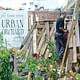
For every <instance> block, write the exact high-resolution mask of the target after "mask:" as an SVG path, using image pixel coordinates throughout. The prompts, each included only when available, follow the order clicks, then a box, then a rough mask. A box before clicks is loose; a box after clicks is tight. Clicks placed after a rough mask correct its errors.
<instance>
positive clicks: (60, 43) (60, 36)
mask: <svg viewBox="0 0 80 80" xmlns="http://www.w3.org/2000/svg"><path fill="white" fill-rule="evenodd" d="M65 17H66V12H62V13H61V16H60V17H59V18H58V19H57V21H56V34H55V40H56V52H57V53H58V54H59V60H62V58H63V54H64V50H65V46H66V37H67V35H65V34H66V33H68V32H69V31H68V30H65V29H64V19H65Z"/></svg>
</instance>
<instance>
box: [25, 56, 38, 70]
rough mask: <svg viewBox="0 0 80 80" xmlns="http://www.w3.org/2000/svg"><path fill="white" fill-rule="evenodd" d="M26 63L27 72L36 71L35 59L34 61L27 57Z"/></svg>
mask: <svg viewBox="0 0 80 80" xmlns="http://www.w3.org/2000/svg"><path fill="white" fill-rule="evenodd" d="M26 62H27V64H28V67H29V68H28V71H30V72H35V71H37V70H38V67H37V60H36V59H34V58H33V57H30V56H28V57H27V61H26Z"/></svg>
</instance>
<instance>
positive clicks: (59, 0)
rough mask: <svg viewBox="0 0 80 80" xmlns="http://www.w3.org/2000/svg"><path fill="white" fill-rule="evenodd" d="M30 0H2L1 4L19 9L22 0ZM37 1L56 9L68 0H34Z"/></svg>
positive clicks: (23, 0) (0, 0)
mask: <svg viewBox="0 0 80 80" xmlns="http://www.w3.org/2000/svg"><path fill="white" fill-rule="evenodd" d="M25 1H28V0H0V6H2V7H4V8H6V7H10V8H13V9H19V7H20V5H21V3H22V2H25ZM33 1H34V2H35V3H37V4H39V5H41V6H45V7H46V8H51V9H55V8H58V7H61V6H64V5H65V4H66V0H33Z"/></svg>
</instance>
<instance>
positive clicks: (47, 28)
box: [45, 22, 50, 38]
mask: <svg viewBox="0 0 80 80" xmlns="http://www.w3.org/2000/svg"><path fill="white" fill-rule="evenodd" d="M45 27H46V34H47V37H48V38H49V36H50V35H49V22H45Z"/></svg>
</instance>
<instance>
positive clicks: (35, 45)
mask: <svg viewBox="0 0 80 80" xmlns="http://www.w3.org/2000/svg"><path fill="white" fill-rule="evenodd" d="M36 34H37V29H34V31H33V54H35V53H37V40H36Z"/></svg>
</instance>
